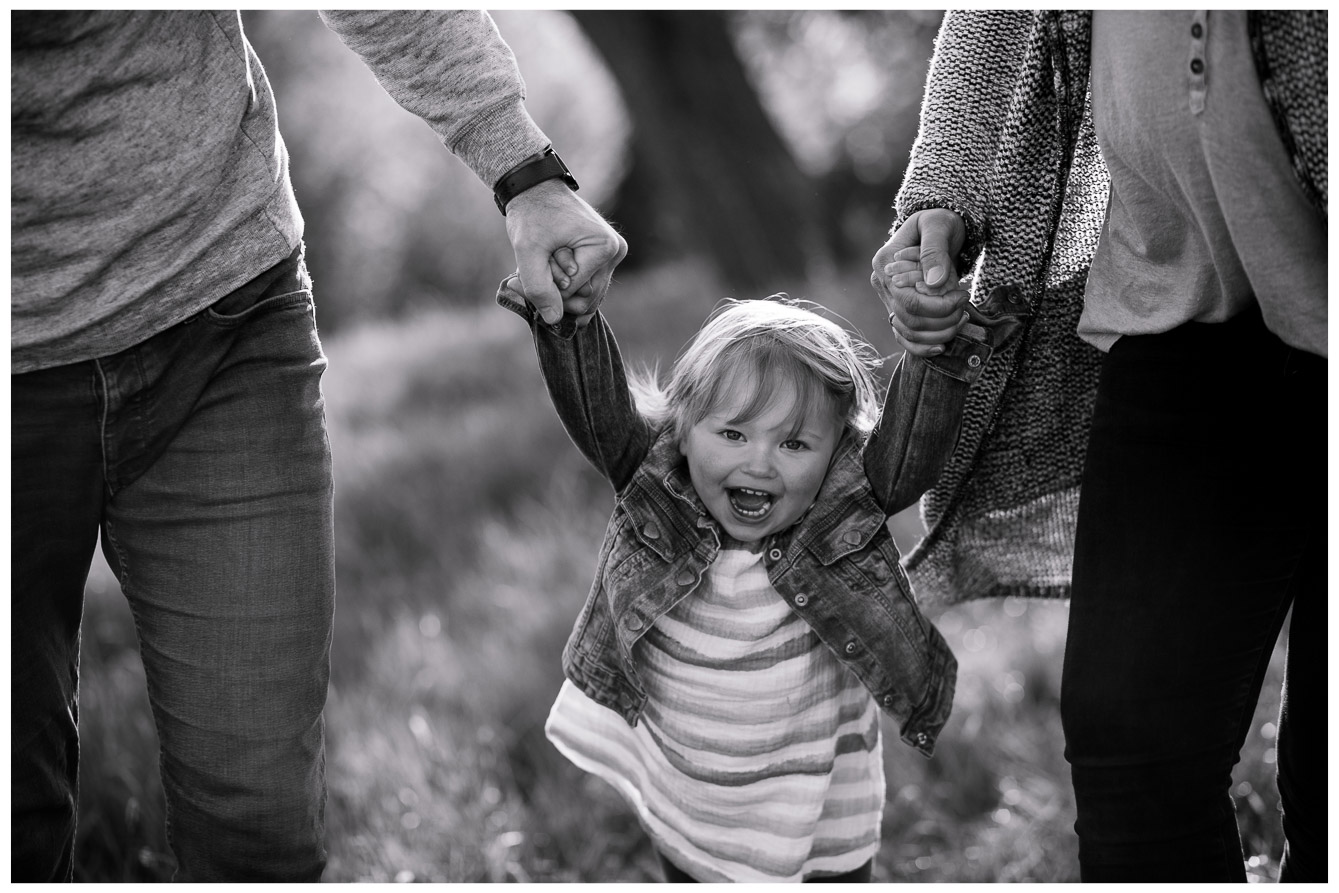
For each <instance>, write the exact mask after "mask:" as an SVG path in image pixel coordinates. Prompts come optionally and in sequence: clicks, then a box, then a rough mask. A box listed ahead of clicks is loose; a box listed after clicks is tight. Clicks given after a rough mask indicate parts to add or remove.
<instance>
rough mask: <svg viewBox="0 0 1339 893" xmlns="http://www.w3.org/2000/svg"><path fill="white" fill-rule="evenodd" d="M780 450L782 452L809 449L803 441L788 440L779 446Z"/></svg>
mask: <svg viewBox="0 0 1339 893" xmlns="http://www.w3.org/2000/svg"><path fill="white" fill-rule="evenodd" d="M781 448H782V449H783V450H796V451H799V450H807V449H809V444H807V443H805V442H804V441H803V440H788V441H786V442H785V443H783V444H781Z"/></svg>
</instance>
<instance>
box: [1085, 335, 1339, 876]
mask: <svg viewBox="0 0 1339 893" xmlns="http://www.w3.org/2000/svg"><path fill="white" fill-rule="evenodd" d="M1326 429H1327V425H1326V361H1325V360H1324V359H1321V358H1319V357H1316V356H1314V355H1312V354H1307V353H1304V352H1301V351H1297V350H1293V349H1290V348H1288V347H1287V346H1286V345H1284V344H1283V343H1282V342H1281V341H1279V340H1278V339H1277V338H1276V337H1275V336H1273V335H1272V334H1271V333H1269V332H1268V330H1267V329H1265V327H1264V324H1263V322H1262V321H1261V317H1260V314H1259V312H1258V311H1254V312H1251V313H1247V314H1242V315H1239V316H1238V317H1234V318H1233V319H1232V320H1230V321H1228V322H1226V323H1221V324H1216V325H1208V324H1199V323H1190V324H1187V325H1184V326H1181V327H1179V328H1177V329H1175V330H1173V331H1171V332H1168V333H1165V334H1160V335H1149V336H1138V337H1129V336H1127V337H1123V338H1121V339H1120V340H1119V341H1117V342H1116V344H1115V346H1114V347H1113V348H1112V350H1111V352H1110V353H1109V354H1108V356H1107V357H1106V358H1105V360H1104V365H1103V368H1102V375H1101V383H1100V385H1099V388H1098V395H1097V405H1096V410H1095V414H1094V420H1093V430H1092V437H1091V440H1090V443H1089V447H1088V456H1087V463H1086V466H1085V469H1084V478H1083V489H1082V496H1081V500H1080V508H1079V521H1078V530H1077V534H1076V544H1075V554H1074V589H1073V599H1072V603H1071V608H1070V620H1069V634H1068V640H1067V644H1066V650H1065V664H1064V680H1063V686H1062V695H1061V705H1062V713H1063V718H1064V729H1065V738H1066V751H1065V754H1066V758H1067V759H1068V760H1069V762H1070V766H1071V769H1072V772H1073V780H1074V790H1075V796H1076V800H1077V805H1078V820H1077V821H1076V822H1075V830H1076V831H1077V832H1078V836H1079V861H1080V866H1081V876H1082V878H1083V880H1085V881H1120V880H1136V879H1141V880H1162V881H1192V880H1193V881H1212V880H1244V879H1245V869H1244V866H1243V864H1242V849H1241V843H1240V837H1239V834H1238V830H1237V824H1236V818H1235V812H1234V807H1233V801H1232V798H1231V795H1230V793H1229V788H1230V786H1231V773H1232V768H1233V766H1234V764H1235V763H1236V762H1237V760H1238V758H1239V754H1240V752H1241V748H1242V745H1243V742H1244V741H1245V740H1246V736H1247V735H1249V734H1258V733H1259V730H1257V729H1252V728H1251V721H1252V716H1253V713H1254V709H1255V706H1256V701H1257V699H1258V697H1259V694H1260V689H1261V685H1262V682H1263V680H1264V677H1265V672H1266V669H1267V667H1268V665H1269V660H1270V655H1271V653H1272V651H1273V648H1274V644H1275V641H1276V639H1277V637H1278V635H1279V632H1280V630H1281V629H1282V628H1283V626H1284V620H1285V617H1286V616H1287V615H1288V612H1289V609H1290V608H1291V610H1292V620H1291V623H1290V631H1289V635H1288V649H1287V663H1286V671H1285V681H1284V686H1283V706H1282V711H1281V715H1280V719H1279V722H1278V738H1277V741H1276V752H1277V761H1278V762H1277V771H1278V784H1279V792H1280V795H1281V800H1282V809H1283V828H1284V832H1285V835H1286V838H1287V845H1286V848H1285V853H1284V856H1283V866H1282V878H1283V879H1284V880H1315V881H1323V880H1325V879H1326V876H1327V864H1326V846H1327V836H1326V809H1327V798H1326V760H1327V753H1326V751H1327V747H1326V728H1327V723H1326V709H1327V708H1326V674H1327V659H1326V650H1327V640H1326V620H1327V616H1326V614H1327V612H1326V540H1327V537H1326V516H1327V511H1326V458H1327V457H1326Z"/></svg>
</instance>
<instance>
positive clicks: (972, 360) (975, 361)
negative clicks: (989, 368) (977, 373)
mask: <svg viewBox="0 0 1339 893" xmlns="http://www.w3.org/2000/svg"><path fill="white" fill-rule="evenodd" d="M967 365H968V366H971V367H972V368H973V369H975V368H976V367H977V366H980V365H981V358H980V357H978V356H977V355H976V354H972V355H971V356H970V357H968V358H967Z"/></svg>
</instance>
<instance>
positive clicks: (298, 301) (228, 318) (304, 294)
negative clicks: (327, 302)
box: [205, 288, 312, 328]
mask: <svg viewBox="0 0 1339 893" xmlns="http://www.w3.org/2000/svg"><path fill="white" fill-rule="evenodd" d="M241 297H242V296H240V295H238V294H237V293H235V292H234V293H233V294H230V295H228V296H227V297H224V298H222V299H221V300H219V301H218V302H216V303H215V304H213V305H212V306H210V307H208V308H206V309H205V318H206V319H208V320H209V321H210V322H211V323H213V324H214V325H216V326H221V327H224V328H231V327H234V326H239V325H241V324H242V323H244V322H246V321H247V320H249V319H252V318H253V317H256V316H260V315H262V314H265V313H274V312H277V311H279V310H286V309H288V308H290V307H296V306H301V307H308V306H310V305H311V303H312V293H311V289H309V288H303V289H299V290H297V291H290V292H284V293H283V294H278V295H268V296H266V295H262V296H261V297H260V300H254V299H253V303H251V304H249V305H248V304H247V303H246V302H245V301H244V300H240V298H241ZM247 297H248V298H250V297H251V296H247Z"/></svg>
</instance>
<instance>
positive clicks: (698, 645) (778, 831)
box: [545, 544, 884, 881]
mask: <svg viewBox="0 0 1339 893" xmlns="http://www.w3.org/2000/svg"><path fill="white" fill-rule="evenodd" d="M741 545H742V544H741ZM634 655H635V657H636V659H637V670H638V674H639V675H640V677H641V678H642V680H643V682H644V684H645V686H646V690H647V696H648V698H647V705H646V709H645V711H644V712H643V715H642V717H641V720H640V721H639V722H638V724H637V725H636V726H635V727H634V726H629V725H628V724H627V723H626V722H625V721H624V720H623V718H622V717H621V716H619V715H618V714H617V713H615V712H614V711H612V710H609V709H608V708H606V707H603V706H601V705H599V704H597V703H596V702H595V701H592V700H591V699H590V698H588V697H587V696H586V695H585V694H583V693H582V692H581V690H580V689H578V688H577V687H576V686H574V685H573V684H572V683H571V682H570V681H568V682H566V683H565V684H564V685H563V688H562V690H561V692H559V694H558V699H557V701H556V702H555V703H554V705H553V709H552V711H551V712H550V715H549V720H548V723H547V725H546V727H545V732H546V733H547V734H548V737H549V740H550V741H552V742H553V744H554V746H555V747H557V748H558V750H559V751H561V752H562V753H563V754H564V755H565V756H566V757H567V758H568V759H570V760H571V761H572V762H573V763H575V764H576V765H577V766H579V767H580V768H582V769H584V770H585V771H587V772H591V773H593V774H595V775H598V776H599V777H601V778H603V779H605V780H606V781H608V782H609V783H610V784H612V785H613V786H614V787H615V788H616V789H618V791H619V792H620V793H621V794H622V795H623V796H624V798H625V799H626V800H627V801H628V803H629V804H630V805H631V806H632V808H633V809H634V810H635V811H636V812H637V815H638V817H639V819H640V821H641V823H642V826H643V827H644V828H645V829H646V831H647V833H648V834H649V835H650V836H651V838H652V840H653V841H654V842H655V845H656V848H657V849H659V850H660V851H661V852H662V853H663V854H664V855H665V856H666V857H667V858H669V860H670V861H671V862H673V863H674V864H675V865H677V866H679V867H680V868H681V869H683V870H684V871H686V872H687V873H688V874H690V875H692V876H693V877H694V878H696V879H698V880H700V881H800V880H803V879H804V878H805V877H813V876H822V875H828V874H838V873H842V872H847V871H851V870H854V869H856V868H859V867H860V866H861V865H863V864H864V863H865V862H867V861H869V860H870V859H871V858H872V857H873V856H874V853H875V851H876V850H877V849H878V845H879V822H880V819H881V817H882V810H883V801H884V780H883V759H882V748H881V741H880V737H879V714H878V710H877V709H876V707H875V705H874V699H873V698H872V697H871V696H870V694H869V692H868V690H866V689H865V687H864V686H863V685H861V684H860V681H859V680H858V679H856V677H855V676H854V675H852V674H851V673H850V672H849V671H847V669H846V668H845V667H844V666H842V664H841V663H840V662H839V661H838V660H837V659H836V658H835V657H834V656H833V655H832V653H831V652H830V651H828V649H827V648H826V647H825V646H824V645H823V644H822V642H820V641H819V639H818V636H817V635H816V634H815V633H814V632H813V631H812V630H811V629H810V628H809V626H808V625H807V624H805V622H804V621H803V620H801V619H800V618H799V617H798V616H796V615H795V614H794V613H793V612H792V611H791V610H790V608H789V606H788V605H787V604H786V603H785V601H783V600H782V598H781V596H780V595H778V594H777V592H776V590H775V589H773V588H772V585H771V583H770V581H769V580H768V578H767V570H766V568H765V567H764V565H763V562H762V553H761V551H760V550H759V551H753V550H750V549H747V548H742V547H741V548H725V549H722V550H721V552H720V554H719V555H718V557H717V559H716V561H715V562H714V563H713V564H712V566H711V567H710V569H709V570H708V573H707V577H706V579H705V580H704V581H703V585H702V587H701V589H700V590H699V591H698V592H696V593H694V594H693V595H690V596H689V597H687V598H685V599H683V600H682V601H680V602H679V604H677V605H676V606H675V607H674V608H673V609H671V610H670V611H669V612H668V613H666V614H665V615H664V616H663V617H661V618H660V619H659V620H657V621H656V623H655V624H654V625H653V627H652V628H651V629H650V630H649V631H648V632H647V634H646V635H645V636H644V637H643V638H642V640H641V641H640V642H639V643H638V644H637V646H636V650H635V652H634Z"/></svg>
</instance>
